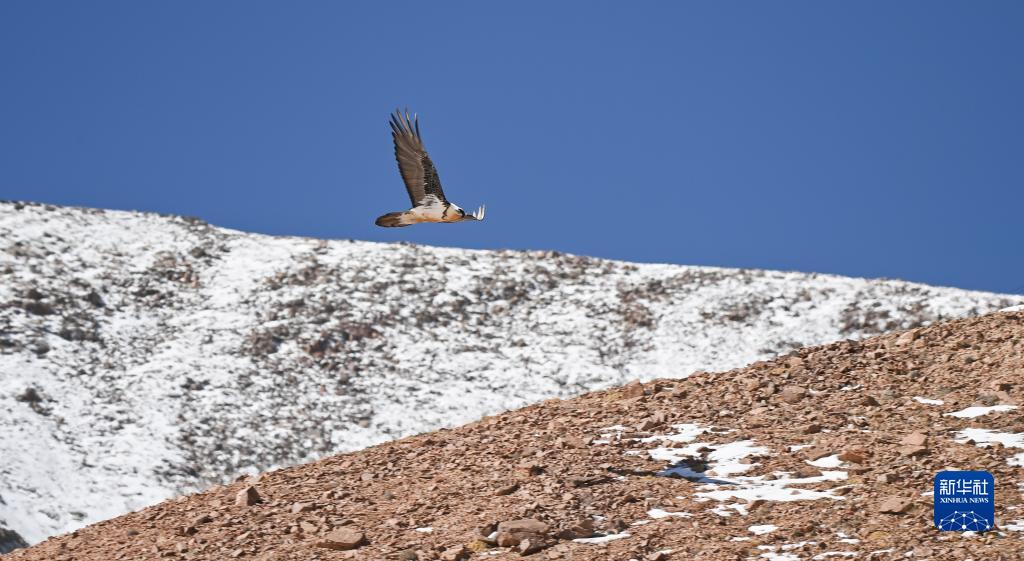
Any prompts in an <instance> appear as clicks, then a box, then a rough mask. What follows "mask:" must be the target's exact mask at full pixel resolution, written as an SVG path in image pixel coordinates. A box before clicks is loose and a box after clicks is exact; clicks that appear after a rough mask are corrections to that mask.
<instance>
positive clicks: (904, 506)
mask: <svg viewBox="0 0 1024 561" xmlns="http://www.w3.org/2000/svg"><path fill="white" fill-rule="evenodd" d="M912 506H914V503H913V502H912V501H911V500H910V499H907V498H906V497H889V498H888V499H886V500H884V501H882V504H881V505H879V507H878V512H881V513H882V514H905V513H906V512H907V511H909V510H910V507H912Z"/></svg>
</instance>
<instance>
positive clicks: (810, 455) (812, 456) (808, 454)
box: [804, 448, 832, 462]
mask: <svg viewBox="0 0 1024 561" xmlns="http://www.w3.org/2000/svg"><path fill="white" fill-rule="evenodd" d="M831 455H832V452H829V451H828V450H825V449H824V448H808V449H806V450H804V457H805V458H807V459H808V460H811V461H812V462H813V461H814V460H820V459H822V458H824V457H825V456H831Z"/></svg>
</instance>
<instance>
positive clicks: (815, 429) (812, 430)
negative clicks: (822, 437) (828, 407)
mask: <svg viewBox="0 0 1024 561" xmlns="http://www.w3.org/2000/svg"><path fill="white" fill-rule="evenodd" d="M800 432H801V433H802V434H817V433H819V432H821V425H819V424H818V423H811V424H809V425H806V426H804V428H802V429H800Z"/></svg>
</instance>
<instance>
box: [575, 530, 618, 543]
mask: <svg viewBox="0 0 1024 561" xmlns="http://www.w3.org/2000/svg"><path fill="white" fill-rule="evenodd" d="M628 537H629V533H628V532H622V533H621V534H608V535H607V536H597V537H593V538H576V539H574V540H572V541H574V542H576V543H607V542H610V541H615V540H621V539H623V538H628Z"/></svg>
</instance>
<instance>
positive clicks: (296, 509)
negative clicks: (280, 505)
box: [292, 503, 313, 514]
mask: <svg viewBox="0 0 1024 561" xmlns="http://www.w3.org/2000/svg"><path fill="white" fill-rule="evenodd" d="M311 510H313V503H294V504H292V514H298V513H300V512H309V511H311Z"/></svg>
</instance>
